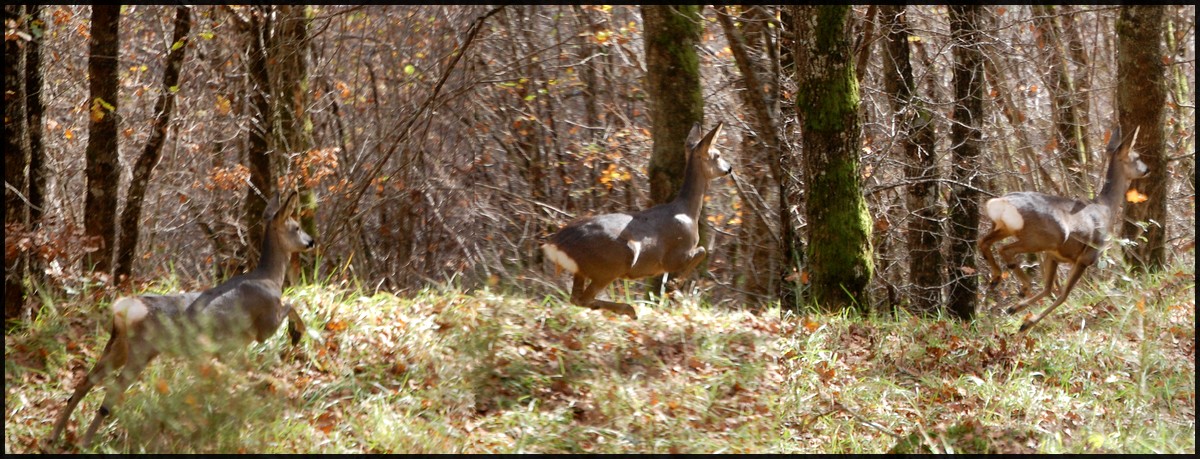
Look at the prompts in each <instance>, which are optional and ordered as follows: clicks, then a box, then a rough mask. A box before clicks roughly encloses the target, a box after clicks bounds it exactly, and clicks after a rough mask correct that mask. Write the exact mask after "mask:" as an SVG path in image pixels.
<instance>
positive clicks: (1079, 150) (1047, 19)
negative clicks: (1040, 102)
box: [1032, 5, 1088, 196]
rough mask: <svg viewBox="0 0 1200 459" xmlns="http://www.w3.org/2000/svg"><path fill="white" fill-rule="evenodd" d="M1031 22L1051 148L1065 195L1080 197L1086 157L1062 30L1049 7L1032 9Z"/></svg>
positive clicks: (1052, 7) (1084, 178) (1085, 175)
mask: <svg viewBox="0 0 1200 459" xmlns="http://www.w3.org/2000/svg"><path fill="white" fill-rule="evenodd" d="M1032 8H1033V18H1034V22H1035V23H1036V24H1037V29H1038V33H1039V34H1040V37H1041V39H1040V41H1039V45H1040V46H1039V47H1040V48H1043V49H1044V50H1045V62H1046V64H1045V80H1044V82H1045V83H1046V91H1047V92H1049V93H1050V112H1051V117H1052V119H1053V120H1054V134H1055V135H1054V137H1053V139H1054V140H1053V142H1052V144H1051V145H1052V146H1053V149H1054V150H1057V151H1058V158H1059V162H1060V163H1061V164H1062V167H1063V178H1064V179H1066V182H1067V186H1066V193H1067V195H1069V196H1081V195H1083V194H1084V192H1085V190H1086V189H1087V188H1088V187H1087V181H1088V180H1087V173H1086V171H1085V168H1086V165H1087V155H1085V154H1084V150H1083V148H1084V143H1083V139H1082V137H1083V130H1084V126H1083V125H1082V124H1081V123H1080V116H1079V105H1080V104H1079V102H1078V100H1079V95H1078V94H1077V93H1076V91H1075V82H1074V81H1072V78H1071V72H1070V69H1069V68H1068V66H1067V50H1066V49H1065V48H1066V46H1065V44H1064V43H1063V41H1064V40H1063V37H1062V36H1063V32H1062V27H1060V26H1059V23H1058V17H1057V12H1056V10H1055V7H1054V6H1053V5H1033V7H1032Z"/></svg>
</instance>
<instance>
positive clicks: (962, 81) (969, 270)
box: [947, 5, 984, 320]
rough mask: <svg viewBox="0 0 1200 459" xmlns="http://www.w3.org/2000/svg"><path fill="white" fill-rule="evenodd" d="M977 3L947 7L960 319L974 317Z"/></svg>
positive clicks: (979, 92) (952, 295) (979, 91)
mask: <svg viewBox="0 0 1200 459" xmlns="http://www.w3.org/2000/svg"><path fill="white" fill-rule="evenodd" d="M983 14H984V10H983V8H982V7H980V6H977V5H971V6H962V5H955V6H951V7H950V36H951V40H952V41H953V44H952V46H953V47H954V48H953V54H954V122H953V125H952V127H951V129H950V144H951V145H952V147H951V158H952V159H951V163H950V179H951V185H950V196H949V203H948V204H949V214H950V215H949V217H950V218H949V224H950V227H949V228H948V231H947V232H948V234H949V236H950V251H949V257H950V259H949V260H948V262H949V263H948V264H949V267H950V270H949V274H950V291H949V297H948V298H947V303H948V305H949V307H950V311H951V312H952V313H953V314H954V315H955V316H957V317H958V318H960V319H963V320H969V319H971V318H972V317H974V315H975V305H976V302H977V296H978V295H977V294H978V291H979V278H978V277H977V274H976V269H975V244H976V240H977V239H978V235H979V191H978V189H979V188H978V180H979V179H978V177H979V167H978V161H979V159H978V158H979V144H980V137H981V135H982V134H981V131H980V123H981V122H982V121H983V113H982V111H983V78H984V71H983V53H981V52H980V43H981V42H980V40H981V38H982V36H981V34H980V32H979V24H980V21H981V20H982V19H983V18H982V15H983Z"/></svg>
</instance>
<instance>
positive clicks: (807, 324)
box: [804, 319, 821, 333]
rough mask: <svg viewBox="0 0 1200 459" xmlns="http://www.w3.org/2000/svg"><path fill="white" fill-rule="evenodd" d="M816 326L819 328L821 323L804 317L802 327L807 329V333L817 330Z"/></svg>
mask: <svg viewBox="0 0 1200 459" xmlns="http://www.w3.org/2000/svg"><path fill="white" fill-rule="evenodd" d="M818 328H821V324H819V323H817V322H816V321H813V320H808V319H804V329H805V330H808V332H809V333H812V332H815V331H817V329H818Z"/></svg>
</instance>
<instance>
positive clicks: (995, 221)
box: [979, 126, 1149, 332]
mask: <svg viewBox="0 0 1200 459" xmlns="http://www.w3.org/2000/svg"><path fill="white" fill-rule="evenodd" d="M1139 130H1140V128H1139V129H1135V130H1134V131H1133V136H1132V137H1131V138H1130V139H1129V141H1128V142H1125V141H1124V139H1123V138H1122V137H1121V130H1120V127H1119V126H1118V128H1117V129H1116V130H1115V131H1116V132H1114V133H1113V134H1112V139H1110V140H1109V143H1108V147H1107V149H1106V150H1107V152H1106V153H1107V156H1108V171H1107V173H1106V174H1105V178H1104V186H1103V187H1102V188H1101V189H1100V193H1099V194H1098V195H1096V197H1095V198H1093V199H1090V200H1082V199H1072V198H1064V197H1061V196H1053V195H1048V194H1043V193H1036V192H1031V191H1020V192H1014V193H1009V194H1006V195H1004V196H1001V197H998V198H994V199H989V200H988V202H987V205H986V209H987V216H988V218H989V219H991V220H992V231H991V232H989V233H987V234H985V235H984V236H983V237H982V238H980V239H979V250H980V251H982V252H983V258H984V260H986V261H987V264H988V266H989V267H990V268H991V270H992V280H991V284H990V287H989V289H991V290H994V289H995V287H996V285H998V284H999V283H1000V279H1001V278H1002V276H1001V275H1002V273H1003V269H1001V268H1000V266H999V265H997V264H996V259H995V257H994V256H993V255H992V245H993V244H995V243H996V242H998V241H1000V240H1001V239H1004V238H1007V237H1009V236H1014V237H1016V238H1017V239H1016V241H1015V242H1013V243H1011V244H1008V245H1005V246H1003V247H1001V248H1000V258H1001V259H1002V260H1003V261H1004V266H1005V267H1007V268H1008V269H1009V270H1011V271H1012V272H1013V273H1015V274H1016V275H1017V278H1019V279H1020V280H1021V296H1022V297H1025V296H1028V295H1029V292H1030V280H1029V275H1028V274H1025V272H1024V271H1023V270H1022V269H1021V267H1020V265H1019V263H1018V260H1017V258H1016V256H1017V255H1018V254H1022V253H1041V255H1042V257H1041V259H1042V263H1041V265H1042V276H1043V279H1044V280H1043V282H1042V291H1041V293H1038V294H1037V295H1034V296H1033V297H1030V298H1027V299H1025V300H1024V301H1022V302H1020V303H1018V304H1017V305H1015V306H1013V307H1011V308H1009V309H1008V310H1007V311H1006V312H1007V313H1009V314H1015V313H1017V312H1020V311H1021V310H1023V309H1025V308H1026V307H1028V306H1029V305H1031V304H1033V303H1036V302H1037V301H1038V300H1041V299H1042V298H1045V297H1046V296H1047V295H1049V294H1050V290H1051V289H1053V288H1054V284H1055V283H1056V278H1057V274H1058V264H1059V263H1071V264H1072V267H1071V273H1070V274H1069V275H1068V277H1067V282H1066V284H1063V286H1062V289H1061V290H1060V291H1059V292H1058V294H1057V295H1056V299H1055V301H1054V304H1051V305H1050V307H1048V308H1046V310H1045V311H1043V312H1042V313H1041V314H1040V315H1038V316H1037V317H1035V318H1033V319H1029V320H1026V321H1025V322H1023V323H1022V324H1021V329H1020V331H1021V332H1024V331H1026V330H1028V329H1029V328H1030V327H1033V326H1034V325H1035V324H1037V323H1038V322H1040V321H1041V320H1042V319H1043V318H1045V317H1046V315H1048V314H1050V312H1051V311H1053V310H1054V308H1057V307H1058V306H1059V305H1060V304H1062V303H1063V301H1065V300H1066V299H1067V295H1068V294H1070V293H1071V289H1073V288H1075V283H1076V282H1078V281H1079V278H1080V277H1081V276H1083V272H1084V270H1086V269H1087V268H1088V266H1091V265H1092V264H1094V263H1096V261H1097V260H1098V259H1099V258H1100V251H1101V250H1103V248H1104V246H1105V244H1107V242H1108V233H1109V229H1110V228H1111V227H1112V225H1113V223H1115V222H1116V221H1118V220H1119V219H1120V216H1121V214H1122V209H1123V206H1124V203H1125V199H1126V198H1125V194H1126V192H1128V190H1129V184H1130V182H1131V181H1133V180H1135V179H1139V178H1142V177H1145V176H1146V174H1148V173H1149V168H1148V167H1147V166H1146V163H1144V162H1142V160H1141V159H1139V158H1138V154H1137V152H1135V151H1133V145H1134V143H1135V142H1136V141H1137V134H1138V131H1139Z"/></svg>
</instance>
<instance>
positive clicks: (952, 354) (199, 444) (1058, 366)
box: [4, 266, 1196, 453]
mask: <svg viewBox="0 0 1200 459" xmlns="http://www.w3.org/2000/svg"><path fill="white" fill-rule="evenodd" d="M285 296H287V297H288V298H290V299H291V300H292V301H293V302H294V303H295V304H296V305H297V306H298V307H299V309H300V310H301V311H303V316H304V319H305V321H306V322H307V323H308V325H309V328H310V329H309V334H308V336H306V337H305V339H304V340H303V341H302V343H301V345H300V346H299V347H298V348H293V347H292V346H291V345H289V344H288V343H287V339H286V336H285V335H286V334H285V333H279V334H278V335H277V336H275V337H274V338H273V339H271V340H269V341H268V342H266V343H263V344H257V345H254V346H252V347H251V348H249V349H247V350H246V352H245V353H244V354H239V355H238V356H236V357H235V358H230V359H225V360H224V361H221V362H218V361H215V360H204V361H196V362H188V361H185V360H182V359H179V358H171V357H166V358H159V359H158V360H156V361H155V362H154V363H153V364H151V366H150V367H149V368H148V369H147V370H146V372H145V373H144V374H143V375H142V378H141V379H140V381H139V382H138V383H136V384H135V385H134V386H133V387H132V388H131V389H130V391H129V392H128V393H127V395H126V397H125V402H124V403H123V404H122V405H120V406H119V407H118V408H117V410H116V412H115V415H114V416H113V417H112V419H115V421H114V422H109V423H108V424H107V425H106V426H105V427H104V428H103V429H102V430H101V432H100V434H99V435H98V439H97V442H96V443H97V444H96V445H94V449H95V450H96V451H101V452H181V453H199V452H259V453H296V452H303V453H334V452H338V453H341V452H351V453H354V452H390V453H419V452H466V453H491V452H544V453H550V452H592V453H603V452H641V453H651V452H680V453H687V452H692V453H700V452H704V453H711V452H784V453H792V452H796V453H877V452H886V451H889V450H890V449H892V448H893V447H895V446H896V445H898V444H903V445H907V446H906V447H912V448H915V449H916V450H926V451H935V452H949V451H954V452H979V451H991V452H1047V453H1058V452H1171V453H1194V452H1195V450H1196V444H1195V433H1196V428H1195V426H1196V424H1195V419H1196V417H1195V407H1196V389H1195V306H1194V304H1195V273H1194V267H1192V266H1186V267H1179V268H1177V269H1174V270H1171V271H1167V272H1165V273H1162V274H1155V275H1147V276H1144V277H1141V278H1138V279H1133V280H1121V279H1113V280H1104V281H1087V282H1085V283H1084V284H1083V285H1081V286H1080V287H1079V288H1078V289H1076V291H1075V292H1074V294H1073V296H1072V298H1071V299H1070V300H1069V301H1068V302H1067V303H1066V304H1065V305H1064V306H1062V307H1060V308H1059V310H1058V311H1056V313H1055V314H1054V315H1052V316H1051V317H1049V318H1048V319H1047V320H1045V321H1043V322H1042V323H1041V324H1039V325H1038V326H1037V327H1036V328H1035V329H1033V330H1032V331H1031V332H1029V333H1028V334H1025V335H1017V334H1015V332H1016V329H1017V326H1018V325H1019V322H1020V317H1011V316H1005V315H1003V314H1001V313H999V309H1000V308H999V307H996V306H994V305H989V306H988V309H987V310H985V311H982V312H981V314H980V318H979V319H978V320H976V321H975V322H974V323H971V324H962V323H959V322H957V321H955V320H953V319H948V318H947V319H939V318H925V317H914V316H907V315H901V316H899V317H890V316H880V317H853V316H843V315H839V314H808V315H804V316H796V315H792V314H790V313H789V314H780V311H779V310H778V309H769V310H766V311H758V312H750V311H732V310H728V309H715V308H712V307H710V306H707V305H706V304H704V303H703V302H702V300H701V299H699V298H694V297H686V296H685V297H680V298H674V299H672V300H670V301H669V302H668V303H667V304H666V305H659V304H655V305H646V304H640V305H638V309H639V313H640V315H641V317H640V318H639V319H638V320H637V321H630V320H628V319H626V318H623V317H615V316H612V315H605V314H604V313H600V312H596V311H591V310H584V309H581V308H576V307H573V306H569V305H565V304H564V303H563V299H562V297H561V296H555V297H550V298H527V297H523V296H520V295H511V294H509V295H504V294H499V293H494V292H488V291H479V292H474V293H470V294H467V293H462V292H459V291H454V290H436V289H431V290H427V291H424V292H421V293H419V294H416V295H414V296H412V297H406V298H401V297H396V296H393V295H390V294H375V295H365V294H362V293H360V292H356V291H351V290H345V289H339V288H335V287H330V286H312V287H302V288H297V289H293V290H292V291H290V292H288V293H286V295H285ZM1045 304H1047V303H1043V306H1044V305H1045ZM107 309H108V304H107V303H94V302H89V301H83V300H57V301H55V307H54V308H52V309H49V310H47V311H46V312H45V313H44V314H43V315H42V316H41V317H40V318H39V319H38V320H37V321H35V322H34V323H31V324H26V325H25V326H24V327H22V328H18V329H14V330H10V332H9V333H8V334H7V335H6V336H5V392H6V393H5V432H4V437H5V438H4V440H5V453H31V452H32V453H37V452H44V451H57V450H58V448H49V447H47V446H46V445H44V444H43V443H42V441H43V440H42V439H43V438H44V437H45V436H46V435H47V434H48V433H49V431H50V427H51V423H52V422H53V420H54V417H55V416H57V414H58V411H59V409H61V407H62V406H63V403H64V402H65V401H66V399H67V397H68V396H69V394H70V391H71V390H73V388H74V387H75V385H76V383H77V382H78V381H79V380H80V378H82V377H83V375H84V374H86V372H87V370H88V369H90V367H91V364H92V362H93V361H94V360H95V358H96V357H97V356H98V355H99V352H100V350H101V349H102V348H103V345H104V343H105V341H106V340H107V339H108V330H107V313H108V312H107ZM1034 309H1035V310H1040V309H1039V308H1034ZM101 398H102V395H101V393H100V391H99V390H93V392H92V393H91V394H90V395H89V396H88V398H87V399H85V400H84V402H83V404H82V405H81V407H80V408H79V409H78V410H77V411H76V413H75V415H74V416H73V418H72V422H71V424H70V425H69V427H68V435H67V438H68V439H70V440H74V432H75V429H77V428H79V424H86V422H88V421H90V419H91V416H92V415H93V414H94V412H95V410H96V408H97V407H98V405H99V403H100V400H101ZM68 450H70V449H68Z"/></svg>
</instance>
